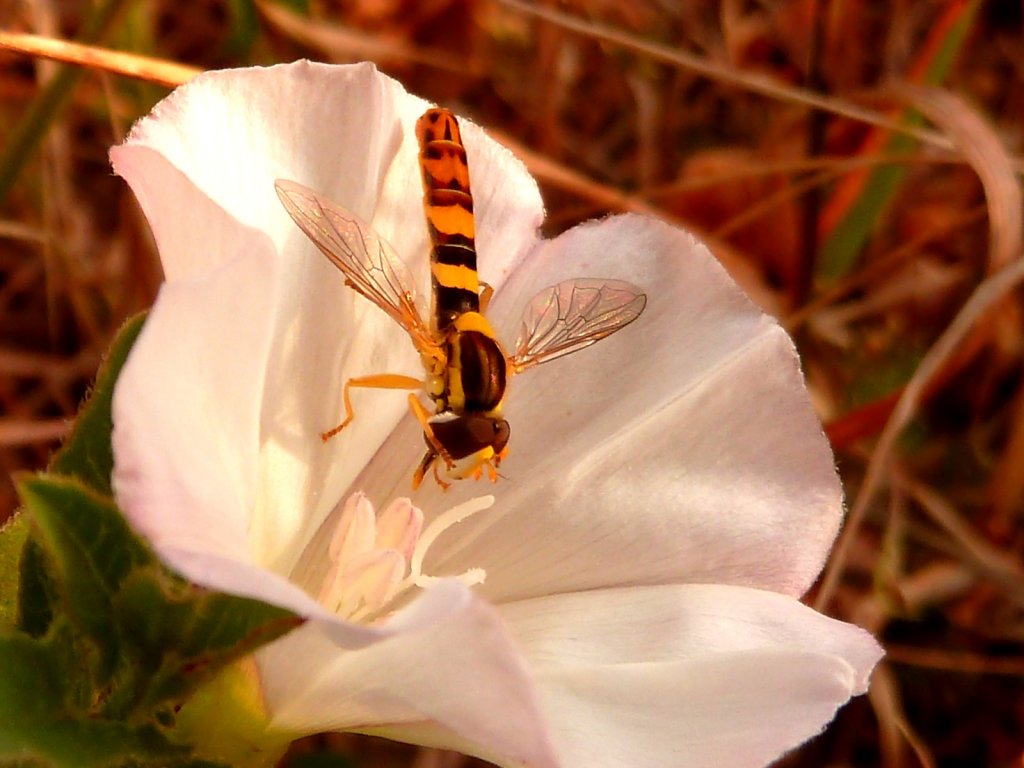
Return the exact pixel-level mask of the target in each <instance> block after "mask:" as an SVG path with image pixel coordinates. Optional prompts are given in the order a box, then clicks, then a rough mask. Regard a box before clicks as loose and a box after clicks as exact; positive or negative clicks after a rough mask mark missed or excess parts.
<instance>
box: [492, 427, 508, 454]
mask: <svg viewBox="0 0 1024 768" xmlns="http://www.w3.org/2000/svg"><path fill="white" fill-rule="evenodd" d="M509 434H510V430H509V426H508V422H507V421H505V419H498V420H495V421H494V439H493V440H492V441H491V447H492V448H494V452H495V453H501V452H502V451H503V450H504V449H505V446H506V445H508V438H509Z"/></svg>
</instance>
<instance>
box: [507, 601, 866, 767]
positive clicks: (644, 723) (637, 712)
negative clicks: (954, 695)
mask: <svg viewBox="0 0 1024 768" xmlns="http://www.w3.org/2000/svg"><path fill="white" fill-rule="evenodd" d="M499 610H500V613H501V615H502V618H503V619H505V621H506V623H507V625H508V627H509V630H510V632H512V634H513V636H514V637H515V639H516V641H517V642H518V644H519V645H520V646H521V647H522V648H523V651H524V653H525V654H526V656H527V658H528V659H529V663H530V667H531V671H532V673H533V675H534V678H535V679H536V680H537V684H538V686H539V688H540V691H541V696H542V699H543V701H544V704H545V712H546V714H547V715H548V718H549V722H550V724H551V728H552V731H553V734H554V738H555V741H556V744H557V745H558V748H559V751H560V756H561V758H562V761H563V762H562V764H563V766H566V767H567V768H568V767H572V766H595V767H600V766H621V765H643V766H651V767H652V768H653V767H655V766H675V765H687V766H719V765H729V766H756V765H763V764H765V763H767V762H768V761H769V760H771V759H773V758H775V757H777V756H778V755H780V754H781V753H782V752H783V751H785V750H786V749H789V748H791V747H793V746H795V745H796V744H798V743H800V742H801V741H803V740H805V739H807V738H809V737H811V736H812V735H814V734H815V733H817V732H818V731H819V730H820V729H821V728H822V727H823V726H824V725H825V723H827V722H828V721H829V720H830V719H831V718H832V716H833V714H834V713H835V710H836V709H837V708H838V707H839V706H841V705H842V704H843V703H844V702H845V701H846V700H847V699H848V698H849V697H850V696H852V695H857V694H860V693H863V692H864V691H865V690H866V688H867V680H868V676H869V674H870V672H871V669H872V668H873V667H874V665H875V663H876V662H877V661H878V659H879V658H880V657H881V653H882V652H881V649H880V648H879V646H878V644H877V643H876V642H875V641H874V639H873V638H872V637H871V636H870V635H869V634H868V633H866V632H864V631H863V630H861V629H859V628H857V627H855V626H852V625H849V624H844V623H843V622H839V621H836V620H834V619H830V618H827V617H825V616H822V615H820V614H818V613H815V612H814V611H812V610H811V609H810V608H807V607H806V606H804V605H802V604H800V603H799V602H797V601H796V600H793V599H792V598H788V597H785V596H783V595H779V594H776V593H773V592H764V591H760V590H752V589H746V588H742V587H729V586H721V585H687V586H664V587H636V588H624V589H618V590H597V591H594V592H586V593H576V594H571V595H560V596H554V597H549V598H538V599H534V600H528V601H522V602H518V603H511V604H508V605H504V606H501V608H500V609H499Z"/></svg>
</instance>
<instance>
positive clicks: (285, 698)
mask: <svg viewBox="0 0 1024 768" xmlns="http://www.w3.org/2000/svg"><path fill="white" fill-rule="evenodd" d="M331 631H332V630H331V627H330V625H329V624H328V623H325V622H318V621H311V622H309V623H308V624H307V625H306V626H304V627H302V628H300V629H298V630H296V631H295V632H293V633H291V634H290V635H287V636H285V637H284V638H282V639H281V640H279V641H277V642H275V643H273V644H272V645H271V646H268V647H267V648H265V649H263V650H261V651H260V652H259V655H258V658H259V663H260V668H261V673H262V679H263V685H264V691H265V693H266V697H267V703H268V705H269V707H270V710H271V712H273V715H274V719H273V722H272V723H271V726H272V727H277V728H281V729H284V730H297V731H302V732H309V731H316V730H360V729H370V728H372V729H374V730H376V731H383V732H385V733H387V732H390V731H392V730H393V732H394V733H395V734H401V731H400V729H399V726H416V730H417V732H418V734H419V735H418V737H417V740H418V741H421V742H430V743H448V744H453V741H454V739H453V740H450V741H445V738H444V734H445V733H451V734H455V737H454V738H455V739H458V741H459V744H460V746H462V747H463V748H468V749H470V751H474V752H476V753H481V754H487V755H489V756H495V755H500V756H503V757H504V758H505V759H506V760H508V761H509V762H519V763H523V764H529V765H531V766H536V767H537V768H543V767H544V766H552V767H553V766H555V765H556V763H555V762H554V759H553V753H552V747H551V744H550V741H549V737H548V735H547V727H546V725H545V723H544V721H543V718H542V716H541V714H540V709H539V705H538V702H537V697H536V693H535V692H534V690H533V686H532V682H531V680H530V677H529V674H528V672H527V670H526V667H525V665H524V664H523V661H522V657H521V655H520V653H519V651H518V650H517V648H516V647H515V646H514V645H513V643H512V642H511V641H510V639H509V637H508V634H507V631H506V630H505V627H504V625H503V624H502V622H501V620H500V619H499V618H498V616H497V614H496V612H495V611H494V609H493V608H492V607H490V606H489V605H487V604H486V603H484V602H483V601H481V600H479V599H478V598H476V597H475V596H474V595H473V594H472V593H471V592H470V591H469V590H468V589H467V588H466V587H465V586H464V585H462V584H460V583H458V582H455V581H447V582H442V583H440V584H438V585H437V586H435V587H432V588H431V589H430V590H428V591H427V592H425V593H424V594H423V595H422V596H421V597H420V598H419V599H417V600H416V601H415V602H414V603H413V604H412V605H410V606H409V607H408V608H406V609H405V610H403V611H402V612H400V613H398V614H397V615H396V616H394V617H392V619H390V620H389V621H388V623H387V624H385V625H383V626H382V627H381V631H383V632H386V633H388V637H387V638H386V639H384V640H382V641H380V642H377V643H375V644H373V645H369V646H366V647H364V648H362V649H359V650H347V649H346V648H345V647H343V646H340V645H339V643H338V642H337V641H336V640H335V639H334V638H333V637H332V636H331V635H330V632H331ZM406 737H407V738H409V737H408V736H406Z"/></svg>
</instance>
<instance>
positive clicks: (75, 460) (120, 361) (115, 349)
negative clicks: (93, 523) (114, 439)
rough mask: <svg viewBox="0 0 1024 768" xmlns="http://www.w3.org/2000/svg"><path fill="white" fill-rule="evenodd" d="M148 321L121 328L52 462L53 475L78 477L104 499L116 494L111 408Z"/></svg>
mask: <svg viewBox="0 0 1024 768" xmlns="http://www.w3.org/2000/svg"><path fill="white" fill-rule="evenodd" d="M145 321H146V316H145V315H144V314H140V315H136V316H135V317H133V318H131V319H130V320H128V321H127V322H126V323H125V324H124V325H123V326H121V330H120V331H119V332H118V334H117V337H116V338H115V339H114V342H113V343H112V344H111V346H110V350H109V351H108V352H107V356H106V359H105V360H104V362H103V365H102V366H101V367H100V370H99V373H98V374H97V376H96V384H95V385H94V386H93V388H92V391H91V393H90V394H89V396H88V398H87V400H86V402H85V405H83V406H82V409H81V410H80V411H79V413H78V418H77V419H76V420H75V426H74V428H73V429H72V430H71V434H70V436H69V437H68V439H67V441H66V442H65V443H64V445H63V446H61V449H60V450H59V451H58V452H57V454H56V455H55V456H54V457H53V460H52V461H51V462H50V467H49V471H50V472H53V473H54V474H59V475H70V476H72V477H77V478H78V479H79V480H81V481H82V482H83V483H85V484H86V485H87V486H89V487H90V488H92V489H93V490H94V491H97V492H99V493H101V494H103V495H104V496H112V495H113V493H112V491H111V487H110V474H111V472H112V471H113V468H114V453H113V450H112V448H111V444H110V432H111V430H112V429H113V421H112V419H111V415H110V406H111V401H112V400H113V397H114V385H115V384H116V383H117V377H118V374H120V372H121V368H122V367H123V366H124V363H125V360H127V358H128V353H129V352H130V351H131V348H132V345H133V344H134V343H135V340H136V339H137V338H138V336H139V333H140V332H141V331H142V326H143V325H144V323H145Z"/></svg>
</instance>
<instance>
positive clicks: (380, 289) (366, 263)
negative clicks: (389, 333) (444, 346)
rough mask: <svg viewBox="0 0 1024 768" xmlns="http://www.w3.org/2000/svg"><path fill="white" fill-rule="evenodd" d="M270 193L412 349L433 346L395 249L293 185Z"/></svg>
mask: <svg viewBox="0 0 1024 768" xmlns="http://www.w3.org/2000/svg"><path fill="white" fill-rule="evenodd" d="M274 189H276V190H277V196H278V197H279V198H280V199H281V204H282V205H284V208H285V210H286V211H288V215H289V216H291V217H292V219H293V220H294V221H295V223H296V224H298V225H299V228H300V229H301V230H302V231H303V232H305V233H306V236H307V237H308V238H309V239H310V240H312V241H313V243H314V244H315V245H316V247H317V248H319V249H320V250H321V252H323V254H324V255H325V256H326V257H327V258H328V259H330V260H331V262H332V263H333V264H334V266H336V267H337V268H338V269H340V270H341V271H342V273H343V274H344V275H345V283H346V284H347V285H349V286H350V287H351V288H353V289H355V290H356V291H357V292H359V293H360V294H362V295H363V296H365V297H366V298H367V299H369V300H370V301H372V302H373V303H374V304H376V305H377V306H378V307H380V308H381V309H383V310H384V311H385V312H387V313H388V315H390V316H391V318H392V319H393V320H394V321H395V322H396V323H398V324H399V325H401V326H402V327H403V328H405V330H406V331H407V332H408V333H409V335H410V336H411V337H412V340H413V343H414V344H415V345H416V348H417V350H419V351H421V352H422V351H424V350H428V349H432V348H434V347H436V346H437V344H436V342H435V341H434V339H433V337H432V336H431V334H430V331H429V329H428V328H427V326H426V325H425V324H424V322H423V317H422V315H421V314H420V311H419V309H418V308H417V306H416V293H415V291H414V290H413V288H412V276H411V275H410V273H409V269H408V268H407V267H406V266H405V264H404V263H403V262H402V260H401V259H399V258H398V256H397V255H395V252H394V250H393V249H392V248H391V246H390V245H388V243H387V242H386V241H385V240H383V239H382V238H380V237H378V236H377V235H376V233H374V231H373V229H371V228H370V226H369V225H368V224H367V223H366V222H364V221H362V220H361V219H360V218H359V217H358V216H356V215H355V214H354V213H352V212H350V211H348V210H346V209H345V208H342V207H341V206H340V205H337V204H336V203H332V202H331V201H330V200H328V199H327V198H325V197H321V196H320V195H318V194H317V193H316V192H314V191H313V190H312V189H309V188H308V187H304V186H302V185H301V184H298V183H296V182H294V181H286V180H284V179H278V180H277V181H275V182H274Z"/></svg>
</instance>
